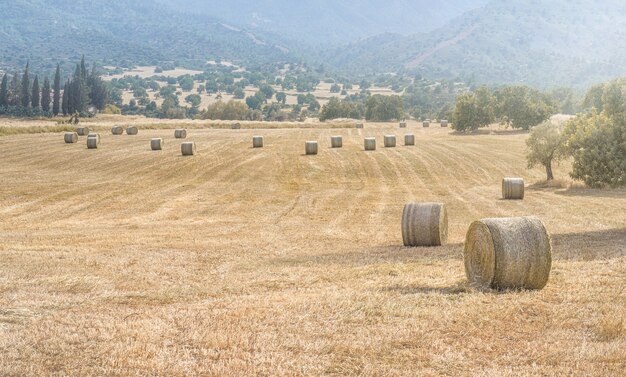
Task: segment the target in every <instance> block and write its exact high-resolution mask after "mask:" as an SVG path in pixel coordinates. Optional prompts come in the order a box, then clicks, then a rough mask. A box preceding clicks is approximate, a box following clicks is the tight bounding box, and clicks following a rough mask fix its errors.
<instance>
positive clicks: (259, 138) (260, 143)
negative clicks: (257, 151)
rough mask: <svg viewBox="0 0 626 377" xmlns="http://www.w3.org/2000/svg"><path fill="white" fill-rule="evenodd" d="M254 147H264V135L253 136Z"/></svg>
mask: <svg viewBox="0 0 626 377" xmlns="http://www.w3.org/2000/svg"><path fill="white" fill-rule="evenodd" d="M252 148H263V136H253V137H252Z"/></svg>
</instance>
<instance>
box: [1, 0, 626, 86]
mask: <svg viewBox="0 0 626 377" xmlns="http://www.w3.org/2000/svg"><path fill="white" fill-rule="evenodd" d="M0 14H1V15H2V16H1V18H0V69H2V67H5V68H10V67H20V66H22V65H23V64H25V62H26V60H29V59H30V60H35V59H36V58H37V57H45V58H47V59H49V62H50V65H53V64H54V62H56V61H57V60H59V59H76V58H77V57H79V56H80V55H82V54H85V55H87V56H88V57H89V58H90V59H95V60H97V61H99V62H100V63H102V64H113V65H122V66H130V65H133V64H136V65H141V64H155V65H156V64H159V63H161V62H173V63H175V64H178V65H186V66H194V67H196V68H197V67H201V66H202V64H204V62H205V61H206V60H210V59H214V58H222V59H225V60H232V61H234V62H237V63H240V64H244V65H247V66H250V65H264V64H281V63H284V62H289V61H305V62H307V63H309V65H311V66H319V65H320V64H324V66H325V68H326V69H327V71H329V72H338V73H341V74H344V75H346V76H352V77H360V76H365V75H371V74H380V73H386V72H395V73H397V72H405V73H410V74H420V75H423V76H425V77H429V78H433V79H441V78H445V79H449V80H453V79H462V80H464V81H473V82H475V83H489V84H504V83H524V84H530V85H534V86H539V87H553V86H561V85H566V86H579V87H582V86H587V85H589V84H591V83H594V82H600V81H605V80H607V79H610V78H613V77H617V76H622V75H624V74H626V2H625V1H623V0H603V1H601V2H599V1H593V0H551V1H541V0H518V1H506V0H491V1H488V0H469V1H466V0H442V1H438V2H431V1H427V0H402V1H400V0H398V1H383V0H366V1H359V2H347V1H344V2H339V1H331V0H318V1H309V2H293V1H286V0H283V1H277V0H265V1H252V0H233V1H221V2H218V1H202V0H178V1H174V0H158V2H155V1H150V0H133V1H131V0H93V1H86V0H12V1H1V2H0ZM39 60H41V59H39Z"/></svg>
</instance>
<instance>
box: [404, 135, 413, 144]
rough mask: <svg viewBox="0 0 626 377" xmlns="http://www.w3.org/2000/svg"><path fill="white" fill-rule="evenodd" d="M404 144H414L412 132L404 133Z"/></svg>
mask: <svg viewBox="0 0 626 377" xmlns="http://www.w3.org/2000/svg"><path fill="white" fill-rule="evenodd" d="M404 145H415V135H413V134H407V135H404Z"/></svg>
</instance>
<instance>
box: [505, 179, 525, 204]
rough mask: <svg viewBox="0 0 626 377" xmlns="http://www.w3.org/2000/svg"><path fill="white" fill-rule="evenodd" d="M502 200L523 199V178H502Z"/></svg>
mask: <svg viewBox="0 0 626 377" xmlns="http://www.w3.org/2000/svg"><path fill="white" fill-rule="evenodd" d="M502 198H504V199H513V200H522V199H524V178H504V179H503V180H502Z"/></svg>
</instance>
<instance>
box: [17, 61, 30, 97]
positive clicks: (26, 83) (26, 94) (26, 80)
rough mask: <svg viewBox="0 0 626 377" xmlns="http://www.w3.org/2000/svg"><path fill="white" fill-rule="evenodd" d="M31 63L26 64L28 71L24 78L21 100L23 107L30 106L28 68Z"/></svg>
mask: <svg viewBox="0 0 626 377" xmlns="http://www.w3.org/2000/svg"><path fill="white" fill-rule="evenodd" d="M29 65H30V63H26V69H25V70H24V75H23V76H22V90H21V92H20V100H21V101H22V103H21V105H22V107H28V106H30V94H31V93H30V77H29V75H28V67H29Z"/></svg>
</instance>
